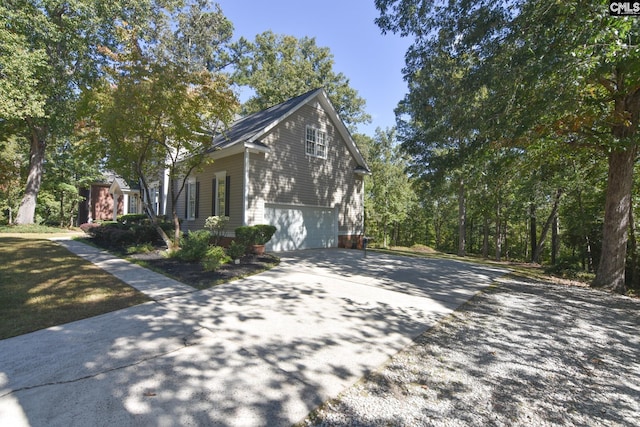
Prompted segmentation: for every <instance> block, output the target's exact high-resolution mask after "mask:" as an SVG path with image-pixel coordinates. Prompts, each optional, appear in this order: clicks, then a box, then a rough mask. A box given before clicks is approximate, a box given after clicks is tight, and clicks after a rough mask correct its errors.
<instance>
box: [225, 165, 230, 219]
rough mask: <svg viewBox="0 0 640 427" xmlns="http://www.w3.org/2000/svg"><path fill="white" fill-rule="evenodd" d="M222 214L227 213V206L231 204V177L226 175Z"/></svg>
mask: <svg viewBox="0 0 640 427" xmlns="http://www.w3.org/2000/svg"><path fill="white" fill-rule="evenodd" d="M224 191H225V193H224V215H225V216H230V215H229V206H230V205H231V177H230V176H229V175H227V177H226V181H225V187H224Z"/></svg>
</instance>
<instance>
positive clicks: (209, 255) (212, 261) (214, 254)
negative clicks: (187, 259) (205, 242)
mask: <svg viewBox="0 0 640 427" xmlns="http://www.w3.org/2000/svg"><path fill="white" fill-rule="evenodd" d="M227 262H229V257H228V256H227V254H226V253H225V252H224V248H222V247H220V246H209V248H208V249H207V250H206V252H205V256H204V257H203V258H202V268H204V270H205V271H216V270H217V269H218V268H220V266H221V265H223V264H225V263H227Z"/></svg>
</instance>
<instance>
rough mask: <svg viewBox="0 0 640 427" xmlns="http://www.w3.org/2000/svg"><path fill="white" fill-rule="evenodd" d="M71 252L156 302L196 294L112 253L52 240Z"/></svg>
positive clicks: (65, 241)
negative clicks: (191, 293)
mask: <svg viewBox="0 0 640 427" xmlns="http://www.w3.org/2000/svg"><path fill="white" fill-rule="evenodd" d="M51 240H53V241H55V242H57V243H58V244H60V245H62V246H64V247H65V248H67V249H68V250H69V251H70V252H73V253H74V254H76V255H78V256H79V257H82V258H84V259H86V260H87V261H90V262H92V263H94V264H95V265H97V266H98V267H100V268H101V269H103V270H105V271H106V272H108V273H110V274H112V275H114V276H116V277H117V278H118V279H120V280H122V281H123V282H125V283H127V284H129V285H130V286H132V287H134V288H136V289H137V290H139V291H140V292H142V293H144V294H146V295H147V296H148V297H149V298H151V299H152V300H154V301H160V300H163V299H166V298H171V297H175V296H177V295H183V294H188V293H190V292H195V291H196V289H195V288H192V287H191V286H187V285H185V284H184V283H180V282H178V281H177V280H173V279H170V278H169V277H167V276H164V275H162V274H159V273H156V272H154V271H151V270H147V269H146V268H143V267H140V266H139V265H137V264H132V263H130V262H129V261H125V260H123V259H121V258H118V257H116V256H113V255H111V254H110V253H108V252H106V251H103V250H101V249H98V248H95V247H93V246H90V245H85V244H84V243H82V242H79V241H76V240H72V239H68V238H54V239H51Z"/></svg>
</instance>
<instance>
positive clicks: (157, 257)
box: [130, 251, 280, 289]
mask: <svg viewBox="0 0 640 427" xmlns="http://www.w3.org/2000/svg"><path fill="white" fill-rule="evenodd" d="M130 258H133V259H139V260H143V261H144V264H145V265H146V266H147V267H148V268H150V269H152V270H155V271H158V272H161V273H163V274H166V275H168V276H171V277H172V278H174V279H176V280H178V281H180V282H182V283H184V284H187V285H189V286H193V287H194V288H198V289H206V288H209V287H211V286H215V285H218V284H221V283H225V282H228V281H230V280H233V279H237V278H241V277H246V276H250V275H252V274H256V273H259V272H261V271H264V270H267V269H269V268H271V267H273V266H274V265H277V264H278V263H279V262H280V260H279V258H277V257H275V256H273V255H270V254H264V255H260V256H257V255H246V256H244V257H242V258H241V259H240V264H234V263H233V262H231V263H228V264H225V265H223V266H221V267H220V268H219V269H218V270H216V271H204V269H203V268H202V265H201V264H200V263H199V262H184V261H180V260H177V259H174V258H165V257H164V256H163V255H162V253H161V251H155V252H150V253H146V254H137V255H132V256H130Z"/></svg>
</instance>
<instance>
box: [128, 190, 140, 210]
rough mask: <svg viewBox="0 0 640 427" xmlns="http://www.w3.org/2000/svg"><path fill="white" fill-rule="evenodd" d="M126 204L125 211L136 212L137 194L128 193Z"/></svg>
mask: <svg viewBox="0 0 640 427" xmlns="http://www.w3.org/2000/svg"><path fill="white" fill-rule="evenodd" d="M127 205H128V206H127V213H129V214H137V213H138V195H137V194H134V193H131V194H129V200H128V203H127Z"/></svg>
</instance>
